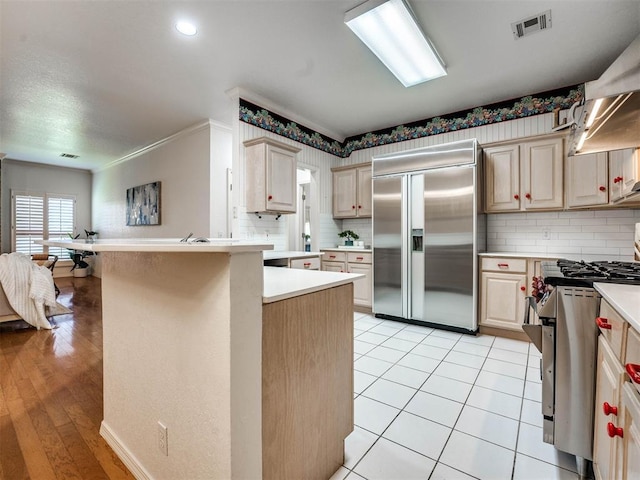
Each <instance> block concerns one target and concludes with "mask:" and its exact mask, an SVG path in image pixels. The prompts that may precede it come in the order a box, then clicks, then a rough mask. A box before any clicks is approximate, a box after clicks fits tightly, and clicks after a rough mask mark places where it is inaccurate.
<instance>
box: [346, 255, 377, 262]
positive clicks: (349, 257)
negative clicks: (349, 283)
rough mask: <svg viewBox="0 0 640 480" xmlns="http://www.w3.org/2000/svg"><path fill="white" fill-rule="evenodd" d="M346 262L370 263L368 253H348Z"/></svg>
mask: <svg viewBox="0 0 640 480" xmlns="http://www.w3.org/2000/svg"><path fill="white" fill-rule="evenodd" d="M347 262H349V263H371V254H370V253H362V252H361V253H358V252H349V253H348V254H347Z"/></svg>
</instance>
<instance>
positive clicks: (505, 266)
mask: <svg viewBox="0 0 640 480" xmlns="http://www.w3.org/2000/svg"><path fill="white" fill-rule="evenodd" d="M481 265H482V270H485V271H486V270H492V271H496V272H520V273H526V272H527V260H526V259H525V258H490V257H489V258H488V257H483V258H482V263H481Z"/></svg>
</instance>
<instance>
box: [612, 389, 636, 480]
mask: <svg viewBox="0 0 640 480" xmlns="http://www.w3.org/2000/svg"><path fill="white" fill-rule="evenodd" d="M622 416H623V427H622V428H623V432H624V433H623V437H622V445H621V450H622V451H621V452H620V454H619V455H617V458H618V459H619V461H620V466H619V467H618V468H616V476H615V477H611V478H616V479H617V478H622V479H623V480H635V479H638V478H640V394H639V393H638V391H637V390H636V389H635V387H634V386H633V385H632V384H631V383H629V382H626V383H625V384H624V385H623V387H622Z"/></svg>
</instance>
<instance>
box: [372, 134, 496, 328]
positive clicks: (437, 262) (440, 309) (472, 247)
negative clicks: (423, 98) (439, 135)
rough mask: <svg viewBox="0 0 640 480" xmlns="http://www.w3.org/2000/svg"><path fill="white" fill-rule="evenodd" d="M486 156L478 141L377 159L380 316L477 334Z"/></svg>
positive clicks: (376, 301) (376, 308)
mask: <svg viewBox="0 0 640 480" xmlns="http://www.w3.org/2000/svg"><path fill="white" fill-rule="evenodd" d="M481 156H482V155H481V150H480V148H479V146H478V144H477V141H476V140H475V139H474V140H463V141H459V142H452V143H447V144H443V145H436V146H433V147H426V148H420V149H415V150H408V151H404V152H399V153H393V154H386V155H380V156H375V157H373V266H374V271H373V285H374V286H373V313H374V314H375V315H376V316H377V317H382V318H389V319H392V320H400V321H405V322H409V323H416V324H420V325H427V326H431V327H437V328H443V329H447V330H454V331H459V332H464V333H475V332H477V330H478V322H477V311H478V302H477V298H478V295H477V292H478V253H479V252H482V251H484V250H485V248H486V223H485V216H484V215H483V214H482V213H481V201H480V199H481V196H480V185H481V177H480V175H481V168H480V165H479V163H480V158H481Z"/></svg>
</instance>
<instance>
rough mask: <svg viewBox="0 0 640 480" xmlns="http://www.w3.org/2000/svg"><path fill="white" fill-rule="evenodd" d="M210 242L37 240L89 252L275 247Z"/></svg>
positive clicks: (175, 239) (121, 239)
mask: <svg viewBox="0 0 640 480" xmlns="http://www.w3.org/2000/svg"><path fill="white" fill-rule="evenodd" d="M209 240H210V242H209V243H205V242H203V243H200V242H194V241H193V239H191V240H189V241H188V242H180V239H179V238H117V239H115V238H114V239H107V240H96V241H94V242H89V241H87V240H71V239H69V240H36V243H39V244H41V245H48V246H51V247H62V248H68V249H71V250H84V251H89V252H214V253H216V252H221V253H222V252H229V253H232V252H237V253H240V252H259V251H262V250H272V249H273V245H272V244H268V243H267V244H265V243H260V242H249V241H245V240H235V239H231V238H210V239H209Z"/></svg>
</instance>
